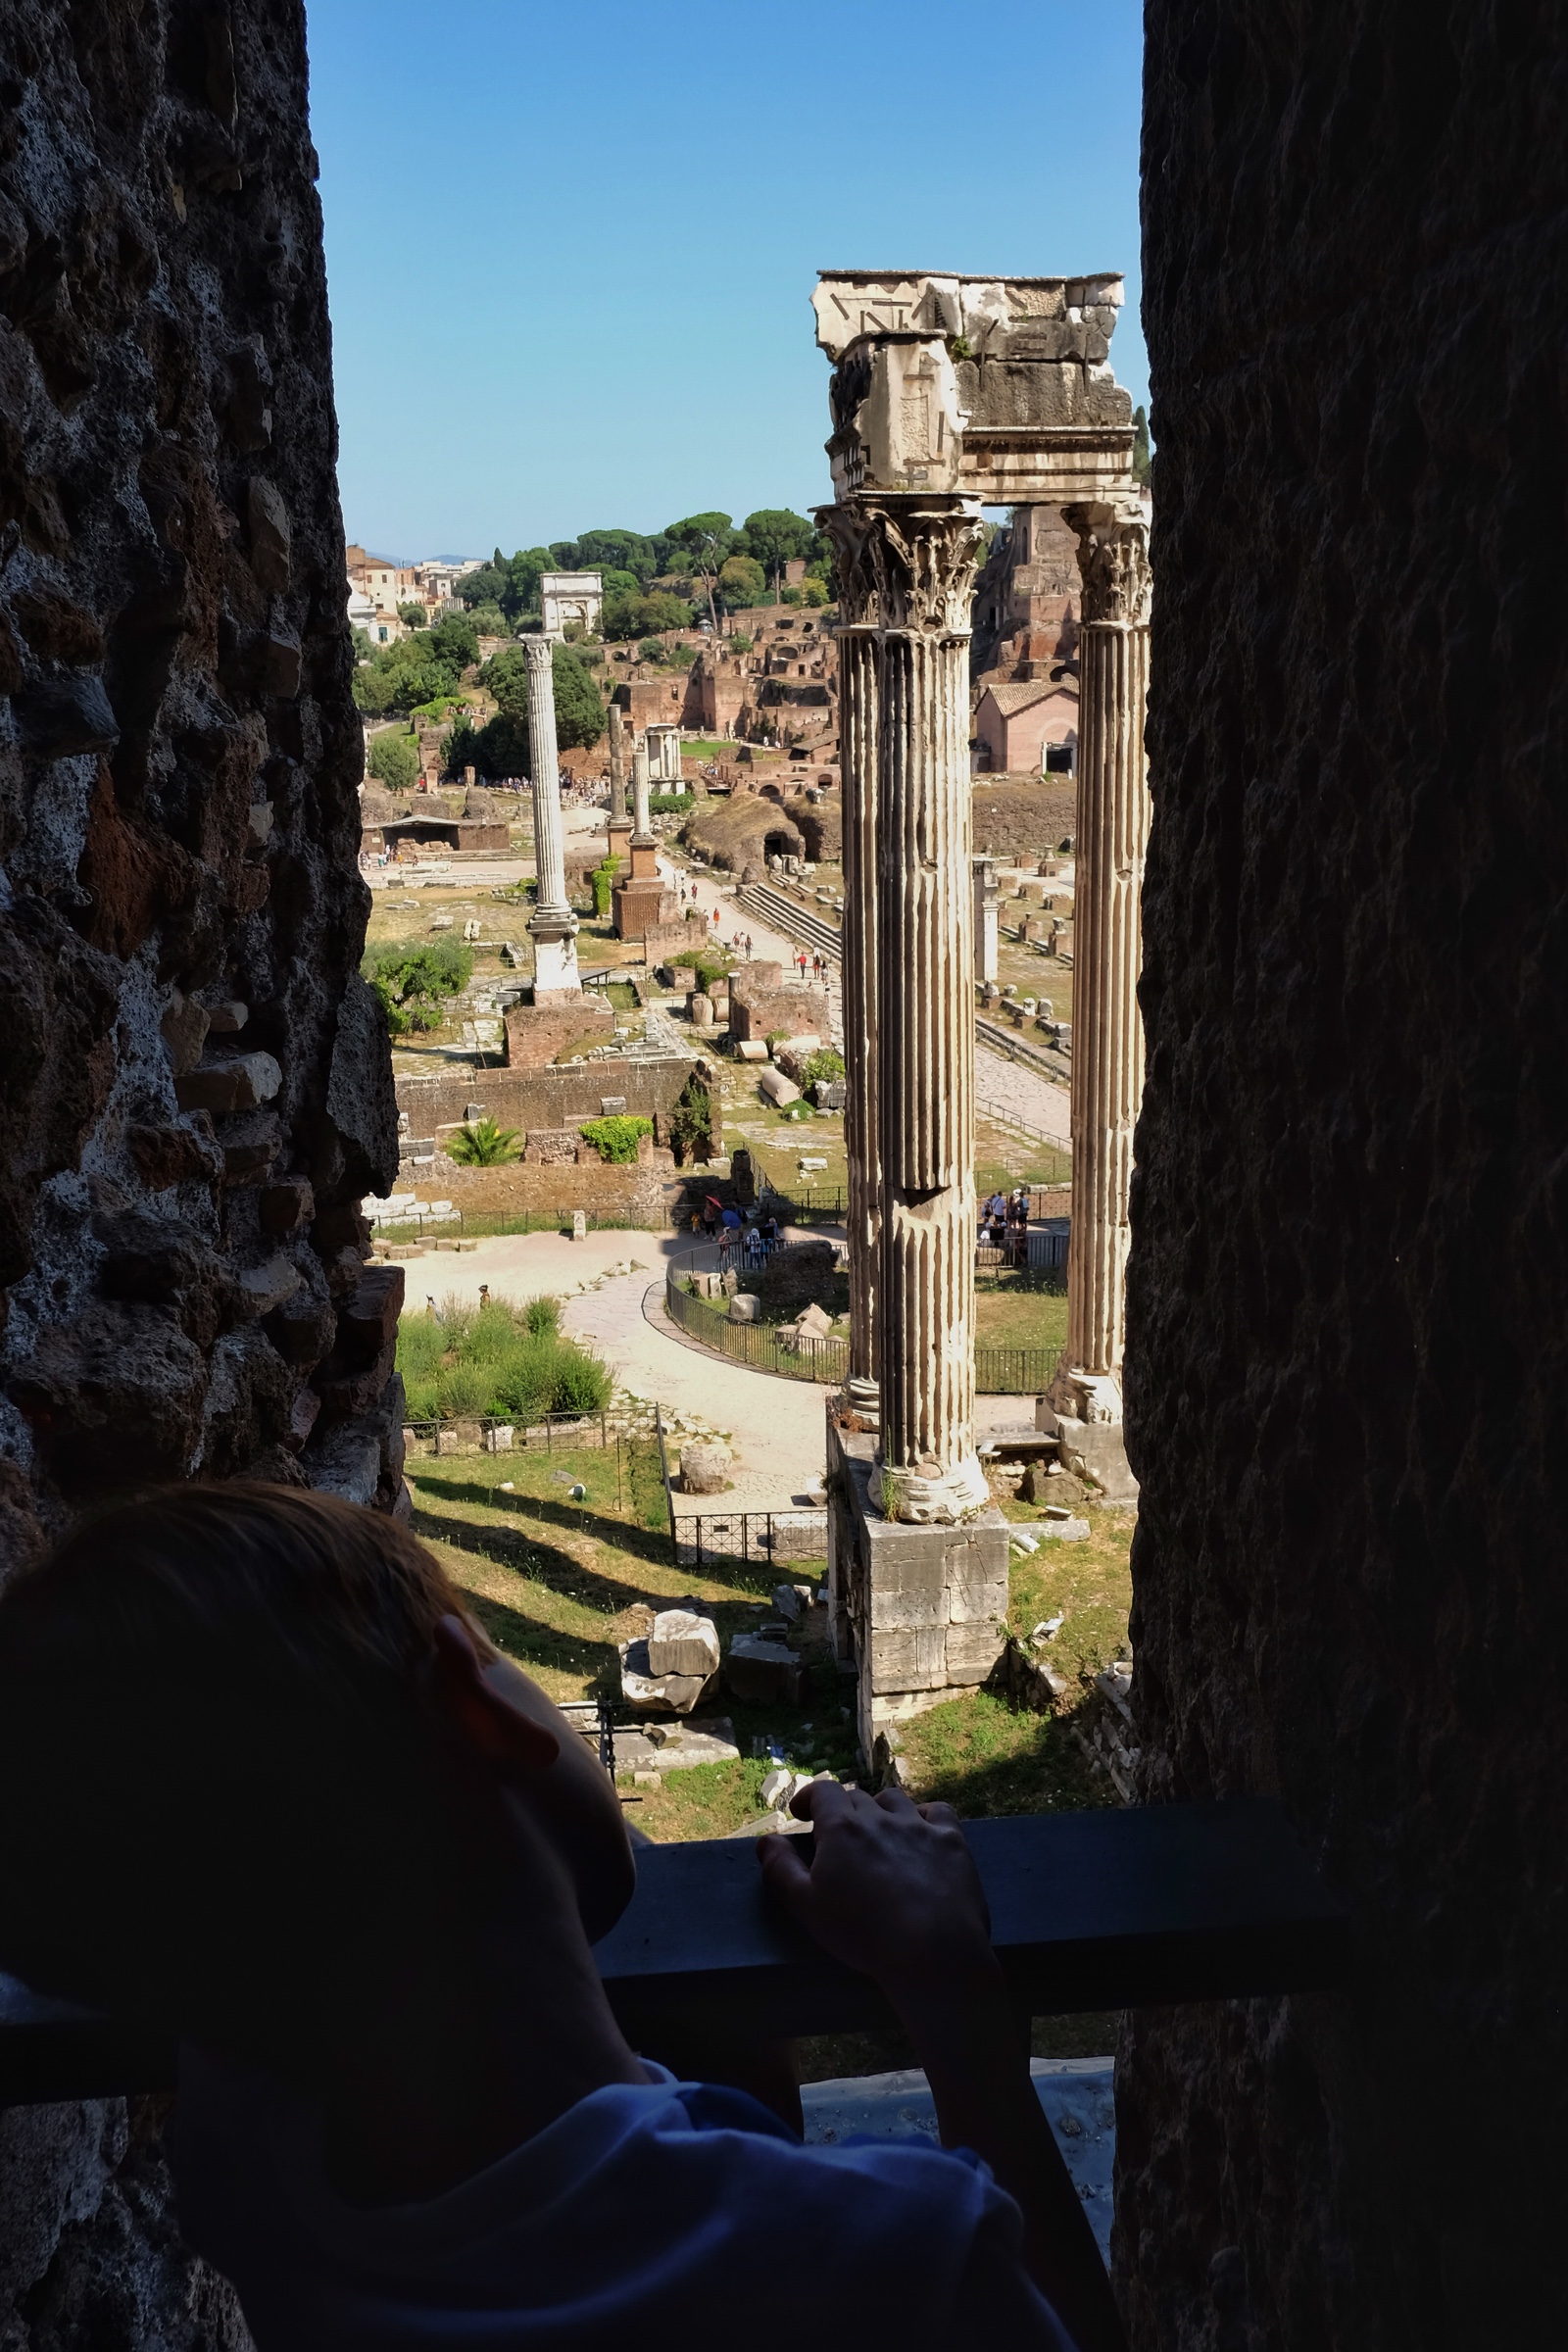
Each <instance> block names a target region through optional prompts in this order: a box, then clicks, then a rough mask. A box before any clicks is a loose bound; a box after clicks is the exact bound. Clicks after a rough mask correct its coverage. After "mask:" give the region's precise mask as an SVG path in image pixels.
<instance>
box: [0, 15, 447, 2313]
mask: <svg viewBox="0 0 1568 2352" xmlns="http://www.w3.org/2000/svg"><path fill="white" fill-rule="evenodd" d="M315 172H316V159H315V154H314V151H313V149H312V147H311V142H310V136H309V128H308V121H307V104H306V66H305V38H304V14H303V10H302V8H301V7H300V5H299V4H298V0H242V4H240V5H235V6H234V7H232V8H231V9H228V8H223V7H221V6H218V5H214V4H213V0H200V4H197V0H140V4H139V5H136V4H134V0H69V4H68V0H12V5H11V6H10V7H9V8H8V9H7V10H6V12H5V16H4V21H3V24H0V695H3V696H4V698H5V700H4V702H3V703H0V711H3V712H4V717H3V720H0V866H3V886H0V1117H3V1124H0V1292H3V1300H0V1304H3V1310H4V1329H3V1340H0V1549H3V1556H4V1566H3V1567H0V1573H4V1572H5V1569H6V1568H10V1567H14V1566H15V1564H16V1563H17V1562H18V1561H19V1560H22V1559H25V1557H26V1556H27V1555H28V1554H29V1553H30V1552H31V1551H32V1550H33V1549H34V1548H35V1547H36V1546H37V1544H39V1543H40V1542H42V1541H43V1540H44V1539H45V1538H46V1537H47V1536H48V1534H49V1533H50V1532H52V1531H53V1530H55V1529H57V1528H59V1527H60V1526H61V1525H63V1524H64V1523H65V1522H66V1520H67V1519H68V1518H69V1517H70V1516H71V1514H72V1513H73V1511H74V1510H75V1509H77V1508H78V1507H80V1506H81V1505H82V1504H83V1503H85V1502H87V1501H90V1500H91V1498H92V1497H93V1496H95V1495H98V1494H101V1493H102V1492H103V1491H104V1490H105V1488H106V1487H108V1486H110V1485H113V1484H117V1483H121V1482H123V1481H125V1480H127V1479H149V1478H151V1479H164V1478H177V1477H182V1476H186V1475H202V1476H220V1477H226V1476H231V1475H236V1474H241V1473H244V1474H249V1475H253V1476H262V1477H266V1478H270V1479H281V1480H286V1481H290V1482H300V1481H308V1482H310V1483H314V1484H316V1485H319V1486H323V1487H329V1488H333V1489H335V1490H337V1491H339V1492H343V1493H348V1494H351V1495H359V1496H361V1497H362V1498H364V1499H366V1500H370V1499H375V1500H378V1501H379V1502H380V1503H381V1504H383V1505H384V1506H391V1505H393V1504H394V1503H395V1502H396V1500H397V1498H398V1497H399V1495H400V1493H401V1476H400V1455H399V1446H400V1445H401V1420H402V1413H401V1404H400V1399H399V1397H398V1392H397V1384H396V1383H395V1381H394V1380H393V1379H392V1374H391V1334H392V1331H393V1329H394V1327H395V1316H396V1304H397V1291H396V1285H397V1284H398V1283H399V1282H400V1281H401V1277H400V1276H398V1275H395V1274H391V1273H384V1274H382V1275H380V1276H378V1277H373V1278H372V1277H370V1276H369V1275H368V1274H367V1272H366V1270H365V1268H364V1265H363V1254H364V1248H365V1241H364V1233H363V1229H362V1227H361V1225H360V1222H359V1219H358V1217H357V1214H356V1211H355V1205H354V1204H355V1203H356V1202H357V1201H358V1200H359V1198H360V1197H361V1195H363V1194H364V1193H366V1192H368V1191H376V1192H380V1191H384V1190H386V1189H388V1187H389V1186H390V1185H391V1183H392V1182H393V1180H394V1178H395V1174H396V1168H397V1148H396V1122H395V1113H394V1109H393V1102H392V1088H391V1079H390V1072H389V1068H388V1063H387V1056H386V1052H385V1039H384V1032H383V1027H382V1023H381V1020H380V1016H379V1013H378V1011H377V1010H376V1008H375V1005H374V1001H373V999H372V998H371V997H370V995H369V993H368V991H367V990H366V989H365V988H364V986H363V985H362V983H361V982H360V981H359V979H358V977H357V973H356V966H357V963H358V958H359V954H360V950H361V946H362V943H363V937H364V929H365V919H366V911H367V906H368V898H367V893H366V892H365V890H364V887H363V885H362V884H361V882H360V881H359V879H358V875H357V871H356V866H355V853H356V847H357V842H358V809H357V806H356V786H357V783H358V780H359V775H360V770H361V764H362V760H361V738H360V729H359V723H358V720H357V717H356V713H355V711H354V708H353V705H352V702H351V700H350V696H349V667H350V647H349V639H348V633H347V627H346V623H345V617H344V598H345V588H344V563H343V532H342V524H341V520H340V517H339V514H338V505H337V493H336V486H335V480H334V461H335V456H336V428H335V423H334V418H333V414H332V406H331V395H330V384H331V350H330V338H329V334H328V328H327V318H326V299H325V283H324V273H323V268H322V259H321V231H320V217H319V206H318V202H317V198H316V193H315V189H314V186H313V184H312V183H313V180H314V176H315ZM0 2180H3V2186H0V2341H4V2342H5V2343H6V2344H7V2345H8V2346H16V2347H17V2348H18V2352H23V2348H24V2347H27V2348H36V2352H43V2347H45V2346H48V2347H54V2346H55V2345H57V2344H59V2345H64V2344H67V2343H84V2342H86V2341H88V2340H91V2341H93V2342H100V2341H102V2342H110V2341H113V2342H117V2343H119V2342H123V2343H126V2344H132V2343H134V2344H152V2343H157V2344H160V2345H163V2346H167V2347H168V2348H169V2352H182V2348H184V2347H187V2346H188V2347H192V2348H194V2347H195V2346H196V2345H198V2344H201V2345H205V2346H209V2347H216V2346H220V2345H221V2346H229V2345H236V2346H237V2345H239V2344H241V2343H242V2342H243V2341H244V2334H243V2329H242V2328H241V2327H240V2325H239V2322H238V2319H237V2317H236V2315H235V2313H234V2310H233V2306H232V2299H231V2298H230V2297H229V2296H228V2294H227V2290H226V2289H223V2288H221V2286H220V2285H219V2283H218V2282H216V2281H214V2280H212V2279H211V2278H206V2277H205V2276H204V2275H203V2274H200V2273H199V2272H198V2271H196V2270H195V2269H194V2268H193V2267H192V2266H191V2265H189V2264H188V2263H187V2262H186V2259H185V2257H184V2256H183V2255H182V2254H181V2252H180V2250H179V2248H178V2244H177V2240H174V2239H172V2234H171V2232H170V2229H169V2228H168V2225H167V2222H166V2220H165V2219H164V2217H163V2197H164V2188H163V2176H162V2160H161V2157H160V2155H159V2153H158V2147H157V2135H156V2131H155V2130H154V2129H153V2126H152V2123H151V2121H150V2120H149V2116H148V2113H147V2111H146V2110H145V2109H142V2108H136V2109H133V2110H132V2112H131V2114H130V2116H129V2119H128V2121H127V2117H126V2112H125V2110H124V2108H123V2105H121V2104H120V2103H118V2102H110V2103H107V2104H106V2105H104V2106H102V2107H99V2108H84V2109H72V2110H70V2111H64V2110H48V2109H45V2110H32V2111H19V2112H18V2113H15V2114H12V2115H10V2116H7V2117H4V2118H0Z"/></svg>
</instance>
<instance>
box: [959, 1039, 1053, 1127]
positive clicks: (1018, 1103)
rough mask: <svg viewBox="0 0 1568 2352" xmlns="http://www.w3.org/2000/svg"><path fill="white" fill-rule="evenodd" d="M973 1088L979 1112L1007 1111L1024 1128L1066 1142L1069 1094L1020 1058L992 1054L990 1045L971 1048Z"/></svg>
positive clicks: (1003, 1113) (1004, 1113) (1000, 1115)
mask: <svg viewBox="0 0 1568 2352" xmlns="http://www.w3.org/2000/svg"><path fill="white" fill-rule="evenodd" d="M974 1091H975V1096H976V1099H977V1101H978V1103H979V1104H980V1107H981V1109H982V1111H990V1112H992V1113H993V1114H994V1115H996V1116H999V1117H1002V1118H1005V1117H1007V1116H1008V1115H1009V1114H1010V1115H1011V1116H1012V1117H1013V1118H1015V1119H1021V1120H1022V1121H1023V1122H1024V1124H1025V1126H1027V1127H1038V1128H1039V1129H1040V1131H1041V1133H1042V1134H1043V1135H1050V1136H1054V1137H1056V1138H1057V1139H1058V1140H1059V1141H1060V1142H1061V1143H1063V1144H1065V1143H1066V1142H1067V1140H1068V1137H1069V1134H1070V1132H1071V1119H1070V1116H1069V1112H1070V1109H1071V1097H1070V1096H1069V1095H1068V1092H1067V1089H1066V1088H1065V1087H1064V1086H1053V1085H1052V1083H1051V1080H1050V1079H1049V1078H1042V1077H1041V1076H1040V1075H1039V1073H1038V1072H1037V1071H1035V1070H1031V1069H1028V1068H1026V1067H1025V1065H1024V1064H1023V1063H1022V1062H1021V1061H1009V1060H1008V1059H1007V1057H1006V1055H1005V1054H993V1053H992V1051H991V1049H990V1047H989V1046H982V1045H980V1044H978V1043H977V1044H976V1046H975V1050H974Z"/></svg>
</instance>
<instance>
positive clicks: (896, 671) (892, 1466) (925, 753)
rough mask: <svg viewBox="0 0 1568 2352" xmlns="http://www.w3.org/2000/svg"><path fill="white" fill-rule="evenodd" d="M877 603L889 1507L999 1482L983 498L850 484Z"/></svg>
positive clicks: (932, 1511) (947, 1514) (882, 1289)
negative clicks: (981, 777)
mask: <svg viewBox="0 0 1568 2352" xmlns="http://www.w3.org/2000/svg"><path fill="white" fill-rule="evenodd" d="M851 503H853V504H854V505H855V506H857V507H858V509H859V511H860V514H861V515H862V518H863V519H864V520H865V521H866V523H867V524H868V526H869V527H868V533H867V542H866V553H867V559H868V561H869V563H870V565H871V568H872V571H873V573H874V576H875V578H876V601H877V616H878V657H879V659H878V676H877V709H876V718H877V744H878V757H877V803H876V810H875V839H876V913H875V920H876V965H877V984H876V1017H877V1038H876V1068H877V1089H878V1097H879V1100H878V1127H879V1135H880V1157H881V1171H880V1173H881V1203H882V1229H881V1235H880V1245H879V1250H878V1265H877V1276H876V1296H875V1302H874V1303H875V1316H876V1327H877V1364H878V1371H879V1378H880V1384H881V1430H882V1446H881V1466H882V1493H881V1500H882V1504H883V1508H884V1510H885V1511H886V1512H887V1514H888V1515H889V1516H890V1517H894V1518H899V1519H907V1520H912V1521H916V1522H920V1521H930V1522H937V1523H945V1522H950V1521H954V1520H956V1519H958V1518H960V1517H962V1516H963V1515H964V1514H965V1513H966V1512H969V1511H972V1510H976V1509H979V1508H982V1507H983V1506H984V1505H985V1504H986V1503H987V1502H988V1501H989V1499H990V1497H989V1491H988V1489H987V1486H986V1481H985V1474H984V1472H983V1471H982V1470H981V1467H980V1463H979V1460H978V1458H977V1456H976V1453H975V1444H974V1235H975V1196H974V981H973V963H974V914H973V891H972V883H971V876H970V841H971V826H970V791H971V786H970V777H969V677H968V646H969V601H970V591H971V588H972V585H973V580H974V571H975V564H976V559H977V556H978V553H979V549H980V545H981V534H980V515H979V509H978V507H977V506H976V505H975V504H974V502H972V501H970V500H966V499H963V498H959V497H956V496H944V497H922V496H919V495H909V494H903V495H900V494H883V495H880V496H874V497H873V496H861V497H860V498H858V499H856V500H854V501H853V502H851Z"/></svg>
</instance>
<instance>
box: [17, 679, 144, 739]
mask: <svg viewBox="0 0 1568 2352" xmlns="http://www.w3.org/2000/svg"><path fill="white" fill-rule="evenodd" d="M11 707H12V710H13V711H15V713H16V719H17V725H18V727H19V729H20V730H21V734H22V740H23V744H24V747H25V749H26V750H27V751H29V752H31V753H32V754H33V755H34V756H35V757H36V758H38V759H42V760H69V759H74V758H75V757H76V756H77V755H78V754H79V753H82V752H112V751H113V750H114V748H115V746H116V744H117V743H118V742H119V741H120V722H119V720H118V719H117V718H116V716H115V713H114V707H113V705H112V704H111V702H110V700H109V697H108V695H107V694H106V693H105V692H104V682H103V680H102V678H100V677H96V676H94V675H93V674H92V672H91V671H79V672H78V673H77V674H76V675H75V676H73V677H52V678H38V679H36V680H35V681H34V683H33V684H32V685H30V686H26V687H24V689H23V691H22V692H21V693H20V694H19V695H16V696H15V697H14V698H13V700H12V706H11Z"/></svg>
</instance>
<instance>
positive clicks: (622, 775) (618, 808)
mask: <svg viewBox="0 0 1568 2352" xmlns="http://www.w3.org/2000/svg"><path fill="white" fill-rule="evenodd" d="M610 813H611V815H612V816H624V815H625V813H626V742H625V737H624V735H623V734H622V732H621V724H620V705H619V704H618V703H612V704H611V706H610Z"/></svg>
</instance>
